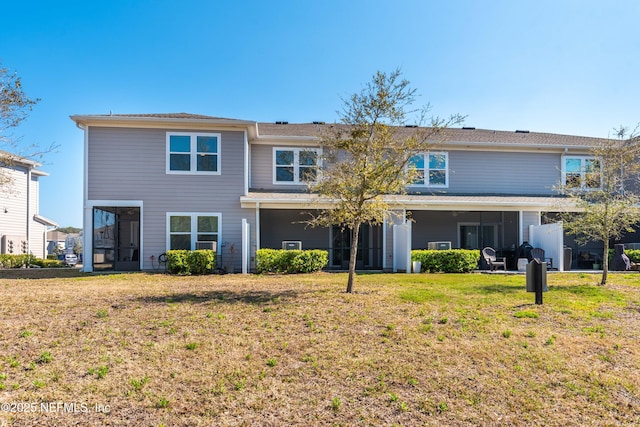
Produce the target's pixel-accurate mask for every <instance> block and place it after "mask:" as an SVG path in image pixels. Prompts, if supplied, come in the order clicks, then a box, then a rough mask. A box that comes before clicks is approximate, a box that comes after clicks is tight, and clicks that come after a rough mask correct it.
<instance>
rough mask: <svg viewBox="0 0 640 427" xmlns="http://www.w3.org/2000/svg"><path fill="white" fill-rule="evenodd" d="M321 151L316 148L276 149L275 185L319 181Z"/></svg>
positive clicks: (274, 165)
mask: <svg viewBox="0 0 640 427" xmlns="http://www.w3.org/2000/svg"><path fill="white" fill-rule="evenodd" d="M319 165H320V150H318V149H315V148H278V147H276V148H274V149H273V183H274V184H305V183H307V182H315V181H316V180H317V179H318V167H319Z"/></svg>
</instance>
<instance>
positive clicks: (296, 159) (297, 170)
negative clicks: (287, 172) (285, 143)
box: [271, 147, 322, 185]
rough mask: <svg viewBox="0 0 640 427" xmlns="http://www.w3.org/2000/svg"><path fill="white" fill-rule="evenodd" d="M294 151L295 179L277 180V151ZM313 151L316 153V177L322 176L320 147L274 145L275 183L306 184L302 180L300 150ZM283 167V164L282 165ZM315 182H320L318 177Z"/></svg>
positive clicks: (273, 167)
mask: <svg viewBox="0 0 640 427" xmlns="http://www.w3.org/2000/svg"><path fill="white" fill-rule="evenodd" d="M278 150H280V151H293V181H278V180H277V177H278V176H277V169H276V168H277V165H276V151H278ZM301 151H312V152H314V153H316V156H317V157H316V167H317V168H318V173H317V175H316V178H317V177H318V176H320V166H321V165H322V150H321V149H320V148H306V147H273V155H272V157H271V163H272V176H273V184H274V185H306V184H307V182H306V181H301V180H300V152H301ZM280 167H282V165H280ZM314 182H318V181H317V179H316V181H314Z"/></svg>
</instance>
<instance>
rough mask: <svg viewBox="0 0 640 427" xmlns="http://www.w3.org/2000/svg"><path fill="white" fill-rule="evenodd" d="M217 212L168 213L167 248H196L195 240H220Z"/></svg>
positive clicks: (218, 215)
mask: <svg viewBox="0 0 640 427" xmlns="http://www.w3.org/2000/svg"><path fill="white" fill-rule="evenodd" d="M220 217H221V215H220V214H219V213H168V214H167V247H168V249H186V250H194V249H196V246H197V245H196V243H197V242H219V241H220V228H221V227H220V225H221V224H220Z"/></svg>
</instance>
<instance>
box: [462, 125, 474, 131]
mask: <svg viewBox="0 0 640 427" xmlns="http://www.w3.org/2000/svg"><path fill="white" fill-rule="evenodd" d="M462 129H463V130H476V128H474V127H467V126H463V127H462Z"/></svg>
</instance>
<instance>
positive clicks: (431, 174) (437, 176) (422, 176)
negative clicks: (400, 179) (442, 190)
mask: <svg viewBox="0 0 640 427" xmlns="http://www.w3.org/2000/svg"><path fill="white" fill-rule="evenodd" d="M448 164H449V155H448V153H446V152H429V153H419V154H416V155H414V156H413V157H411V159H410V160H409V167H410V168H414V169H415V170H416V176H415V178H414V180H413V182H412V183H411V185H413V186H418V185H420V186H425V187H447V186H448V185H449V169H448Z"/></svg>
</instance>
